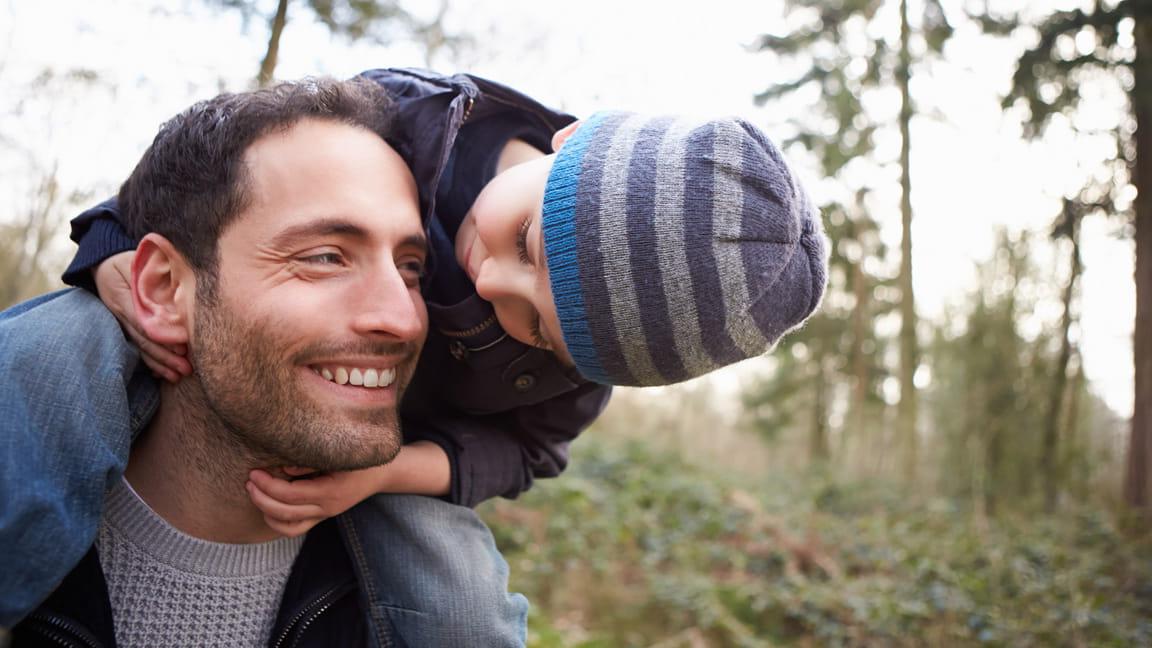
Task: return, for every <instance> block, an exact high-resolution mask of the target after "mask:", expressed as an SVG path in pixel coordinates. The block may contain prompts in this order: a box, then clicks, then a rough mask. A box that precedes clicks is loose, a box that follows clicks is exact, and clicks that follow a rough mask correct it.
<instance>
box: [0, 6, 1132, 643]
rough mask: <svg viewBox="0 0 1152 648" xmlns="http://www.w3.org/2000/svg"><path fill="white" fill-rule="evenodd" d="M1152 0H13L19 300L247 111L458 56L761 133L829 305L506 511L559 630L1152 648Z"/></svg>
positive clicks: (9, 84) (546, 614) (3, 175)
mask: <svg viewBox="0 0 1152 648" xmlns="http://www.w3.org/2000/svg"><path fill="white" fill-rule="evenodd" d="M1149 4H1150V3H1148V2H1145V1H1141V2H1136V1H1131V0H1125V1H1116V0H1112V1H1104V0H1095V1H1093V0H1035V1H1031V2H1026V3H1021V2H1008V1H1004V2H996V1H993V0H985V1H979V2H977V1H971V0H827V1H820V2H818V1H815V0H763V1H760V2H751V1H748V0H710V1H709V2H706V3H683V4H680V3H676V4H672V3H665V2H656V1H639V0H636V1H629V0H585V1H584V2H582V3H559V2H552V1H545V0H536V1H528V0H472V1H465V0H424V1H417V0H395V1H377V2H372V1H370V0H170V1H167V2H163V1H160V0H56V1H54V2H51V3H41V2H34V1H33V0H0V306H6V305H8V304H11V303H14V302H16V301H20V300H23V299H26V298H28V297H31V296H33V295H36V294H39V293H42V292H45V291H48V290H52V289H55V288H58V287H60V285H61V284H60V282H59V275H60V273H61V271H62V270H63V268H64V266H65V265H66V264H67V261H68V260H69V258H70V257H71V254H72V252H73V245H72V243H71V242H70V241H69V240H68V227H67V221H68V220H69V219H70V218H71V217H72V216H74V215H76V214H77V213H78V212H79V211H81V210H82V209H84V208H85V207H87V206H90V205H92V204H94V203H95V202H97V201H99V200H102V199H103V198H105V197H107V196H109V195H112V194H113V193H114V192H115V191H116V189H117V188H118V185H119V183H120V181H122V180H123V178H124V177H125V176H126V175H127V173H128V172H129V171H130V170H131V168H132V167H133V166H134V164H135V161H136V159H137V158H138V157H139V155H140V154H141V153H142V152H143V150H144V148H145V147H146V146H147V145H148V143H149V142H150V141H151V139H152V136H153V135H154V134H155V132H156V130H157V127H158V125H159V124H160V123H161V122H162V121H163V120H165V119H166V118H168V117H169V116H171V115H173V114H175V113H176V112H178V111H179V110H180V109H182V108H183V107H185V106H187V105H188V104H190V103H192V102H193V101H195V100H197V99H201V98H205V97H208V96H211V95H213V94H216V93H217V92H220V91H223V90H242V89H245V88H249V87H253V86H255V85H258V84H262V83H267V82H268V81H269V80H272V79H276V78H281V79H289V78H297V77H300V76H305V75H316V74H330V75H334V76H351V75H354V74H356V73H358V72H359V71H361V70H364V69H368V68H373V67H396V66H421V67H431V68H433V69H436V70H438V71H442V72H453V71H467V72H471V73H474V74H477V75H480V76H485V77H488V78H492V79H495V80H498V81H501V82H504V83H506V84H508V85H511V86H513V87H515V88H518V89H520V90H523V91H525V92H526V93H528V94H530V95H532V96H534V97H536V98H538V99H539V100H541V101H542V102H544V103H546V104H549V105H553V106H556V107H559V108H562V109H565V110H567V111H569V112H572V113H574V114H576V115H586V114H588V113H590V112H592V111H593V110H596V109H600V108H620V109H629V110H637V111H647V112H661V113H667V112H676V113H685V112H688V113H702V114H737V115H741V116H743V117H746V118H748V119H750V120H752V121H753V122H754V123H756V124H757V125H759V126H761V127H762V128H764V129H765V130H766V132H768V134H769V135H770V136H771V137H772V138H773V139H775V140H776V141H777V142H779V143H780V144H781V146H782V147H783V148H784V150H785V151H786V153H787V155H788V156H789V157H790V159H791V160H792V161H793V162H794V164H795V165H796V166H797V167H798V168H799V169H800V173H801V175H802V177H803V179H804V180H805V182H806V183H807V184H808V185H809V187H810V188H811V192H810V193H812V195H813V197H814V198H815V200H816V202H818V203H819V204H820V205H821V207H822V212H823V217H824V222H825V228H826V230H827V233H828V235H829V237H830V239H831V241H832V243H833V245H832V258H831V264H832V272H831V274H830V286H829V289H828V294H827V297H826V299H825V302H824V307H823V309H822V311H821V312H820V314H819V315H817V316H816V317H815V318H813V319H812V320H811V321H810V322H809V324H808V325H807V326H806V327H805V328H804V329H802V330H801V331H798V332H796V333H794V334H792V335H791V336H789V337H787V338H786V339H785V340H784V341H783V342H782V343H781V344H780V346H779V347H778V348H777V349H776V350H775V351H774V352H773V353H771V354H769V355H768V356H765V357H763V358H757V359H753V360H750V361H747V362H745V363H742V364H740V365H737V366H735V367H732V368H730V369H727V370H724V371H722V372H720V373H717V374H715V375H712V376H709V377H706V378H704V379H700V380H697V381H693V382H691V383H686V384H682V385H677V386H674V387H667V388H658V389H642V390H641V389H620V390H618V391H617V392H616V395H615V396H614V398H613V402H612V404H611V406H610V407H609V410H608V412H607V413H606V414H605V416H604V417H603V418H602V420H600V421H599V422H598V423H597V424H596V425H595V426H594V427H593V428H592V429H591V430H590V431H588V432H587V433H585V435H584V436H583V437H582V438H581V439H579V440H578V441H577V443H576V444H575V445H574V448H573V459H572V465H571V467H570V468H569V470H568V472H567V473H566V474H565V475H564V476H562V477H561V478H559V479H556V480H548V481H546V482H538V483H537V486H536V487H535V488H534V489H533V490H532V491H531V492H530V493H528V494H527V495H525V496H524V497H522V498H521V499H520V500H518V501H499V502H489V503H486V504H484V505H483V506H482V507H481V510H482V512H483V514H484V516H485V518H486V519H487V520H488V521H489V523H490V524H491V526H492V527H493V531H494V532H495V534H496V537H497V540H498V542H499V543H500V546H501V548H502V550H503V551H504V552H505V554H506V556H507V558H508V560H509V562H510V564H511V568H512V574H511V586H512V588H513V589H516V590H519V591H522V592H525V593H526V594H527V595H528V596H529V598H530V599H531V600H532V602H533V611H532V613H531V615H530V629H531V631H530V644H531V645H533V646H542V647H543V646H547V647H553V646H554V647H575V646H581V647H594V646H595V647H598V646H659V647H661V648H672V647H676V646H684V647H691V648H699V647H704V646H776V645H786V646H824V645H828V646H921V645H930V646H953V645H957V646H964V645H999V646H1137V645H1140V646H1147V645H1152V543H1150V541H1149V533H1148V528H1149V521H1150V520H1152V517H1150V514H1149V513H1150V509H1149V507H1150V495H1152V491H1150V482H1149V476H1148V469H1149V463H1150V462H1152V438H1150V437H1152V220H1150V219H1152V202H1149V198H1147V197H1152V184H1150V183H1152V172H1150V171H1149V169H1152V164H1149V163H1146V164H1145V166H1144V167H1143V170H1142V171H1141V167H1140V166H1139V165H1138V158H1141V157H1143V159H1144V160H1152V9H1150V7H1149ZM1138 126H1139V127H1141V128H1140V129H1139V130H1138ZM1138 187H1139V188H1142V189H1145V191H1144V196H1146V198H1141V197H1140V195H1139V194H1138V191H1137V188H1138ZM1138 258H1139V260H1138ZM1134 273H1140V274H1139V275H1136V274H1134ZM1134 276H1137V277H1138V278H1137V280H1136V281H1134ZM1137 304H1140V306H1139V310H1140V312H1141V313H1142V314H1141V316H1140V317H1141V319H1140V320H1139V324H1136V322H1137V321H1138V320H1137V310H1138V307H1137ZM1134 332H1135V335H1134ZM1134 341H1135V344H1133V342H1134ZM1134 367H1142V368H1143V371H1144V374H1143V376H1144V377H1143V378H1141V379H1140V380H1134V373H1135V372H1134Z"/></svg>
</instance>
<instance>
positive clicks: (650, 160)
mask: <svg viewBox="0 0 1152 648" xmlns="http://www.w3.org/2000/svg"><path fill="white" fill-rule="evenodd" d="M543 229H544V250H545V255H546V257H547V263H548V272H549V275H550V280H551V283H552V295H553V298H554V300H555V302H556V309H557V312H558V315H559V319H560V325H561V328H562V329H563V334H564V342H565V344H566V345H567V347H568V351H569V353H570V354H571V355H572V358H573V359H574V360H575V362H576V367H577V369H578V370H579V371H580V373H581V374H583V375H584V376H585V377H587V378H588V379H590V380H594V381H596V382H600V383H606V384H614V385H666V384H671V383H675V382H680V381H682V380H687V379H689V378H694V377H696V376H700V375H702V374H705V373H708V372H710V371H712V370H714V369H719V368H720V367H723V366H725V365H728V364H731V363H733V362H737V361H739V360H743V359H745V358H749V357H752V356H756V355H760V354H762V353H764V352H766V351H768V350H769V349H771V348H772V346H774V345H775V344H776V342H777V341H778V340H779V339H780V337H781V336H782V335H783V334H784V333H786V332H787V331H789V330H790V329H793V328H795V327H797V326H799V325H800V324H801V323H803V322H804V320H805V319H806V318H807V317H808V316H809V315H810V314H811V313H812V312H813V311H814V310H815V309H816V307H817V305H819V303H820V298H821V296H822V295H823V293H824V283H825V273H826V266H827V253H826V250H825V244H824V235H823V232H822V228H821V226H820V218H819V213H818V212H817V210H815V209H814V208H813V207H812V205H811V203H810V202H809V200H808V197H807V195H806V194H805V192H804V190H803V189H802V188H801V187H800V185H799V183H798V182H797V180H796V178H795V177H794V176H793V175H792V172H791V170H790V169H789V167H788V165H787V163H785V162H784V159H783V158H782V156H781V154H780V151H779V150H777V148H776V147H775V146H774V145H773V144H772V143H771V142H769V141H768V139H767V138H766V137H765V136H764V134H763V133H761V132H760V131H759V130H757V129H756V128H755V127H753V126H751V125H750V124H748V123H747V122H745V121H742V120H739V119H722V120H711V121H701V120H689V119H681V118H675V117H656V118H653V117H645V116H642V115H637V114H632V113H622V112H602V113H597V114H595V115H593V116H592V117H591V118H590V119H588V120H586V121H585V122H583V123H582V124H581V125H580V127H579V129H578V130H577V131H576V132H575V133H573V134H572V135H571V136H570V137H569V138H568V140H567V141H566V142H565V143H564V145H563V146H562V147H561V148H560V150H559V151H558V152H557V154H556V159H555V161H554V162H553V166H552V171H551V173H550V175H549V177H548V183H547V187H546V189H545V193H544V207H543Z"/></svg>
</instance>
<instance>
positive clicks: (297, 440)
mask: <svg viewBox="0 0 1152 648" xmlns="http://www.w3.org/2000/svg"><path fill="white" fill-rule="evenodd" d="M278 324H279V322H277V321H245V320H244V319H242V318H241V317H240V316H238V315H236V314H235V313H232V312H229V308H228V306H226V305H223V304H222V303H221V300H220V299H218V298H217V299H211V300H205V299H202V298H201V299H198V300H197V309H196V322H195V329H194V334H193V340H192V344H191V345H190V354H191V353H192V350H194V357H193V358H192V360H193V366H195V367H196V372H195V373H194V374H193V376H190V377H189V378H186V379H185V381H188V382H190V383H191V384H189V385H187V386H186V387H185V388H184V389H182V391H184V392H185V394H186V396H188V397H189V398H188V399H187V400H190V401H193V402H190V403H189V404H190V405H192V407H191V408H189V409H190V410H193V411H195V410H199V411H198V412H197V415H196V418H200V416H199V414H203V418H202V419H201V421H199V422H198V423H199V424H200V425H201V426H203V427H208V428H215V430H214V431H213V430H211V429H210V430H205V431H206V432H208V433H209V434H210V435H213V436H217V439H218V441H221V442H223V445H224V446H231V447H230V448H225V447H221V448H220V450H221V451H222V452H229V453H237V452H238V453H240V454H241V455H242V456H241V457H235V456H233V457H229V458H228V459H229V461H227V463H232V462H234V461H235V460H236V459H239V460H240V461H242V462H243V463H245V464H247V465H249V466H306V467H309V468H315V469H317V470H320V471H325V472H334V471H344V470H357V469H361V468H368V467H371V466H377V465H381V464H385V463H388V462H389V461H391V460H392V459H394V458H395V457H396V454H397V453H398V452H399V451H400V446H401V444H402V437H401V434H400V419H399V414H398V402H399V396H400V394H402V393H403V391H404V388H405V387H406V386H407V384H408V382H409V381H410V380H411V377H412V373H413V369H414V365H415V362H416V357H417V354H418V353H419V345H418V344H403V343H401V344H397V343H384V342H371V341H368V340H361V341H357V342H352V343H344V344H327V345H326V344H323V343H320V344H316V345H312V346H309V347H308V348H306V349H303V350H302V351H300V352H298V353H297V354H295V355H294V356H293V357H290V358H284V357H282V355H281V353H282V350H283V349H285V348H287V345H286V344H284V343H282V341H281V340H280V338H279V337H278V336H277V335H276V331H279V330H281V328H280V327H279V326H278ZM342 354H349V355H389V356H392V357H396V356H397V355H404V357H405V358H406V359H405V361H403V362H401V363H399V364H398V366H397V372H396V382H395V383H394V384H395V388H396V394H397V404H396V405H392V406H383V407H379V408H375V409H370V410H360V411H355V412H353V411H348V410H338V409H336V408H331V409H329V408H325V407H324V406H323V404H322V403H320V402H318V401H317V400H316V395H315V394H311V395H310V394H306V393H304V391H303V390H302V389H301V381H300V378H301V377H300V375H299V371H300V367H301V366H303V364H304V363H303V361H304V360H306V359H309V358H323V357H339V356H340V355H342ZM195 401H200V402H199V403H196V402H195ZM185 411H186V412H188V411H189V410H185ZM190 422H191V421H190Z"/></svg>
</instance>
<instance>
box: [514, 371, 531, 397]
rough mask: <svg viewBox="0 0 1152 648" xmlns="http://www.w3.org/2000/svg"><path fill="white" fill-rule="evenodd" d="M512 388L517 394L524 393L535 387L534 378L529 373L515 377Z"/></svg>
mask: <svg viewBox="0 0 1152 648" xmlns="http://www.w3.org/2000/svg"><path fill="white" fill-rule="evenodd" d="M512 386H513V387H515V388H516V391H518V392H526V391H528V390H529V389H532V388H533V387H535V386H536V376H533V375H532V374H530V373H522V374H520V375H519V376H516V380H514V381H512Z"/></svg>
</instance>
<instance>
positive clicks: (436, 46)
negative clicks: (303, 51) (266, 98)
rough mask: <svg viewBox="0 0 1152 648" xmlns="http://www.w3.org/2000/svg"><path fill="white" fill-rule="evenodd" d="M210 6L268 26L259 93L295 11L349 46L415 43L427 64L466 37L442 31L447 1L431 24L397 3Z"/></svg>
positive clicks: (358, 0) (239, 0) (250, 0)
mask: <svg viewBox="0 0 1152 648" xmlns="http://www.w3.org/2000/svg"><path fill="white" fill-rule="evenodd" d="M208 2H209V3H210V4H215V5H217V6H222V7H225V8H228V9H236V10H238V11H240V12H241V14H242V15H243V17H244V19H245V21H246V22H247V21H248V20H251V19H252V18H254V17H255V18H258V19H262V20H264V21H265V22H267V24H268V45H267V48H266V49H265V51H264V57H263V58H262V59H261V61H260V70H259V72H258V73H257V75H256V84H257V85H258V86H259V87H264V86H267V85H268V84H270V83H272V81H273V79H274V78H275V74H276V65H277V63H278V62H279V58H280V41H281V39H282V37H283V34H284V29H285V27H287V26H288V23H289V21H290V19H291V16H292V12H291V11H290V9H291V7H292V6H293V5H303V8H304V9H305V11H306V12H309V13H311V14H312V15H313V16H314V17H315V18H316V19H317V20H319V21H320V22H321V23H323V24H324V25H325V26H326V27H327V28H328V30H329V31H331V32H332V33H333V34H336V35H338V36H344V37H347V38H348V39H349V40H361V39H368V40H371V41H373V42H376V43H381V44H383V43H388V42H390V41H392V40H395V39H398V38H410V39H414V40H415V41H417V42H418V43H420V44H421V45H422V46H423V47H424V51H425V57H424V58H425V64H431V59H432V58H433V57H434V56H435V54H436V53H437V52H439V51H440V50H442V49H444V48H450V49H455V48H458V47H460V46H461V45H463V44H465V43H466V42H467V41H468V37H467V36H464V35H461V34H454V33H450V32H448V31H446V30H445V29H444V19H445V15H446V14H447V12H448V7H449V1H448V0H441V2H440V7H439V11H438V12H437V13H436V15H435V16H433V17H432V18H430V19H421V18H419V17H417V16H416V15H415V14H413V13H411V12H410V11H408V10H407V9H405V8H404V7H403V6H402V5H401V3H400V2H399V1H398V0H297V1H295V2H294V1H293V0H277V2H276V8H275V10H274V11H272V12H271V13H265V11H266V9H265V3H264V2H261V1H260V0H208Z"/></svg>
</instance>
